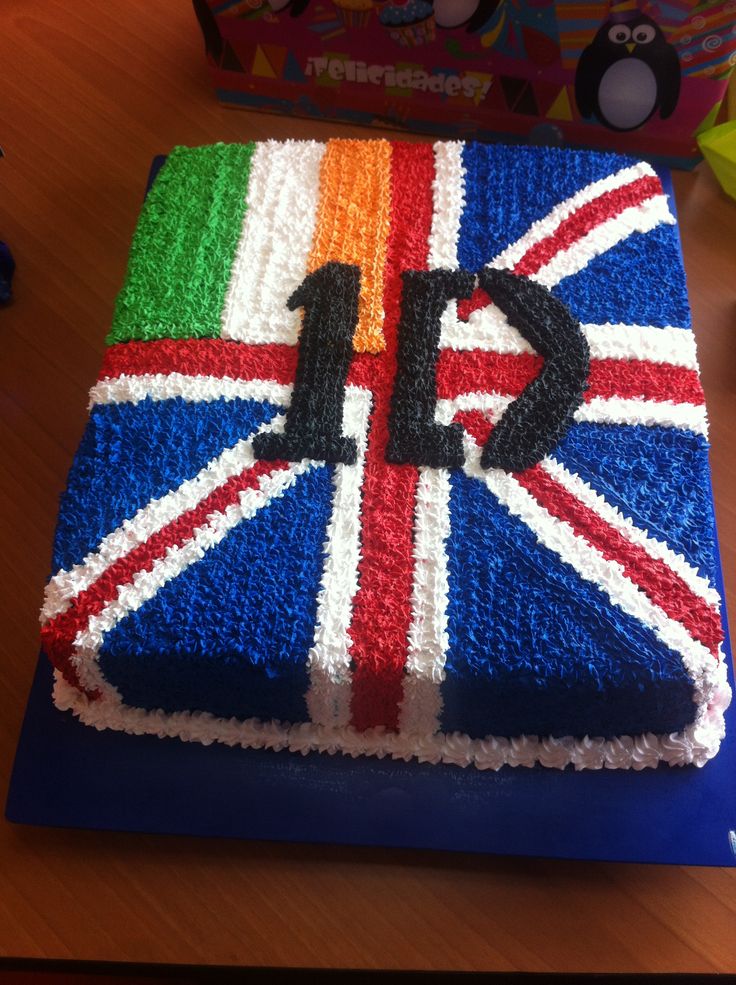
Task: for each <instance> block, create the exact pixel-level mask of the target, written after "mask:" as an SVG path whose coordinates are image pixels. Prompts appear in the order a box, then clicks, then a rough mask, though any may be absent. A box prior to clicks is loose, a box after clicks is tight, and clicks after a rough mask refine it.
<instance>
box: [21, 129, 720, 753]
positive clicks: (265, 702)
mask: <svg viewBox="0 0 736 985" xmlns="http://www.w3.org/2000/svg"><path fill="white" fill-rule="evenodd" d="M107 343H108V347H107V350H106V354H105V357H104V361H103V365H102V370H101V372H100V375H99V378H98V380H97V382H96V383H95V385H94V386H93V388H92V391H91V398H90V417H89V423H88V425H87V429H86V432H85V434H84V437H83V439H82V443H81V446H80V448H79V450H78V452H77V454H76V457H75V459H74V463H73V465H72V468H71V472H70V475H69V479H68V484H67V489H66V491H65V493H64V495H63V497H62V501H61V506H60V513H59V521H58V526H57V532H56V539H55V545H54V556H53V575H52V577H51V578H50V581H49V583H48V585H47V588H46V595H45V601H44V606H43V610H42V615H41V619H42V624H43V629H42V637H43V646H44V649H45V652H46V654H47V655H48V657H49V658H50V660H51V661H52V662H53V664H54V667H55V669H56V685H55V691H54V700H55V702H56V704H57V706H58V707H59V708H60V709H64V710H71V711H72V712H73V713H74V714H75V715H77V716H78V717H79V718H80V719H81V720H82V721H83V722H85V723H88V724H90V725H94V726H95V727H97V728H113V729H121V730H124V731H126V732H131V733H153V734H156V735H160V736H162V737H163V736H177V737H179V738H181V739H185V740H194V741H199V742H204V743H209V742H213V741H218V742H224V743H227V744H229V745H242V746H245V747H268V748H273V749H274V750H280V749H289V750H292V751H298V752H302V753H307V752H310V751H313V750H316V751H326V752H330V753H334V752H342V753H348V754H350V755H353V756H355V755H362V754H367V755H379V756H384V755H391V756H394V757H401V758H404V759H411V758H416V759H418V760H420V761H422V762H431V763H448V764H455V765H458V766H467V765H471V764H472V765H475V766H476V767H479V768H481V769H489V768H490V769H498V768H500V767H502V766H504V765H511V766H514V765H524V766H533V765H535V764H541V766H546V767H556V768H564V767H565V766H569V765H572V766H574V767H575V768H577V769H582V768H601V767H607V768H632V767H633V768H634V769H641V768H644V767H655V766H657V765H658V764H659V763H667V764H671V765H685V764H690V763H694V764H696V765H698V766H700V765H703V764H704V763H705V762H706V761H707V760H708V759H709V758H711V757H712V756H714V755H715V754H716V752H717V751H718V747H719V744H720V741H721V738H722V736H723V729H724V725H723V712H724V709H725V707H726V706H727V704H728V701H729V698H730V690H729V686H728V683H727V675H726V661H725V656H724V652H723V630H722V624H721V616H720V599H719V594H718V590H717V588H716V571H717V564H718V561H717V557H716V550H715V545H714V525H713V512H712V502H711V495H710V483H709V467H708V443H707V423H706V414H705V406H704V399H703V391H702V388H701V385H700V380H699V374H698V366H697V361H696V352H695V343H694V338H693V333H692V331H691V327H690V314H689V308H688V300H687V293H686V287H685V277H684V271H683V268H682V262H681V257H680V252H679V245H678V238H677V227H676V223H675V219H674V217H673V214H672V211H671V209H670V206H669V203H668V199H667V196H666V195H665V194H664V192H663V189H662V185H661V183H660V180H659V178H658V177H657V175H656V174H655V172H654V171H653V170H652V168H651V167H650V166H649V165H647V164H644V163H641V162H637V161H634V160H631V159H627V158H622V157H619V156H617V155H614V154H601V153H586V152H574V151H566V150H559V149H556V148H539V147H517V148H508V147H501V146H486V145H481V144H473V143H466V144H463V143H445V142H440V143H436V144H434V145H431V144H427V143H424V144H413V145H411V144H406V143H401V142H395V143H393V142H388V141H385V140H365V141H362V140H332V141H329V142H328V143H326V144H320V143H315V142H311V141H306V142H301V141H287V142H284V143H277V142H273V141H268V142H265V143H258V144H246V145H223V144H217V145H214V146H209V147H198V148H183V147H178V148H176V149H175V150H173V151H172V153H171V154H170V155H169V156H168V158H167V160H166V162H165V164H164V166H163V168H162V170H161V171H160V173H159V174H158V176H157V177H156V179H155V181H154V183H153V186H152V188H151V189H150V192H149V194H148V197H147V199H146V202H145V205H144V208H143V211H142V214H141V217H140V220H139V223H138V228H137V231H136V234H135V238H134V241H133V245H132V250H131V255H130V261H129V266H128V272H127V277H126V280H125V284H124V286H123V289H122V291H121V293H120V295H119V297H118V299H117V304H116V307H115V314H114V319H113V324H112V330H111V332H110V334H109V337H108V339H107ZM131 741H133V740H131Z"/></svg>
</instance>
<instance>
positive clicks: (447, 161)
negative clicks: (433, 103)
mask: <svg viewBox="0 0 736 985" xmlns="http://www.w3.org/2000/svg"><path fill="white" fill-rule="evenodd" d="M434 174H435V177H434V181H433V182H432V201H433V213H432V228H431V230H430V234H429V256H428V260H427V265H428V267H429V269H430V270H432V269H435V268H437V267H446V268H450V269H455V268H456V267H457V265H458V264H457V240H458V234H459V232H460V220H461V218H462V214H463V209H464V207H465V168H464V166H463V144H462V143H460V142H459V141H445V140H439V141H437V143H436V144H435V145H434Z"/></svg>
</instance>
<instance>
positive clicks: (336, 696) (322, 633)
mask: <svg viewBox="0 0 736 985" xmlns="http://www.w3.org/2000/svg"><path fill="white" fill-rule="evenodd" d="M370 407H371V395H370V393H369V392H368V391H367V390H362V389H360V388H359V387H354V386H348V387H346V390H345V405H344V410H343V434H345V435H348V436H350V437H353V438H355V440H356V444H357V448H358V459H357V462H356V463H355V465H336V466H335V471H334V493H333V497H332V515H331V517H330V521H329V523H328V525H327V540H326V544H325V553H326V560H325V567H324V571H323V573H322V581H321V585H320V589H319V593H318V595H317V619H316V629H315V634H314V643H313V645H312V648H311V649H310V651H309V674H310V686H309V691H308V692H307V708H308V709H309V717H310V718H311V720H312V721H313V722H314V723H316V724H319V725H331V726H339V725H347V724H348V722H349V721H350V681H351V675H350V655H349V649H350V643H351V640H350V637H349V635H348V627H349V626H350V622H351V619H352V612H353V599H354V598H355V593H356V592H357V590H358V562H359V561H360V502H361V499H360V491H361V487H362V485H363V468H364V463H365V452H366V447H367V441H368V418H369V415H370Z"/></svg>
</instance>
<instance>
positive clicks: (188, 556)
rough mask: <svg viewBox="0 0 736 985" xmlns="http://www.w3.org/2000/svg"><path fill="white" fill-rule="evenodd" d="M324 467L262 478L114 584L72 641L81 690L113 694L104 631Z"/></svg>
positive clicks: (302, 466) (293, 468) (300, 466)
mask: <svg viewBox="0 0 736 985" xmlns="http://www.w3.org/2000/svg"><path fill="white" fill-rule="evenodd" d="M323 464H324V463H322V462H298V463H293V464H291V465H290V466H289V467H288V468H286V469H279V470H277V471H274V472H270V473H267V474H264V475H262V476H260V477H259V479H258V486H257V488H252V489H244V490H242V491H241V492H240V493H239V494H238V499H237V501H236V502H235V503H232V504H231V505H230V506H228V507H227V508H226V509H225V510H223V511H222V512H215V513H211V514H209V516H208V517H207V518H206V521H205V522H204V523H203V524H202V526H200V527H198V528H197V529H196V530H195V531H194V534H193V536H192V537H190V538H189V539H188V540H186V541H184V543H182V544H180V545H175V546H173V547H169V548H167V550H166V553H165V554H164V555H163V556H162V557H159V558H157V559H156V560H155V561H154V563H153V565H152V566H151V568H150V570H145V569H144V570H141V571H138V572H136V574H135V575H133V578H132V580H131V581H130V582H128V583H127V584H125V585H120V586H118V589H117V597H116V598H115V599H113V600H112V601H110V602H108V603H107V604H106V605H105V607H104V609H102V610H101V611H100V612H99V613H97V614H96V615H93V616H91V617H90V619H89V622H88V623H87V627H86V628H85V629H83V630H80V632H79V633H78V634H77V636H76V638H75V640H74V647H73V652H72V657H71V660H72V663H73V664H74V665H75V667H76V668H77V671H78V673H79V679H80V681H81V683H82V685H83V687H85V688H88V689H91V690H94V689H95V688H97V689H99V690H100V691H102V692H103V693H106V694H109V692H110V691H111V690H112V688H111V687H110V685H109V684H108V683H107V682H106V681H105V679H104V678H103V676H102V674H101V672H100V668H99V665H98V663H97V655H98V652H99V649H100V647H101V646H102V641H103V639H104V636H105V633H109V632H110V630H111V629H114V627H115V626H117V624H118V623H119V622H120V621H121V620H122V619H124V618H125V617H126V616H127V615H129V614H130V613H131V612H135V611H136V610H137V609H139V608H140V607H141V606H142V605H143V604H144V602H147V601H148V600H149V599H152V598H153V597H154V595H156V593H157V592H158V591H159V589H161V588H162V587H163V586H164V585H165V584H166V583H167V582H169V581H171V580H172V579H174V578H176V577H177V576H178V575H180V574H182V572H184V571H186V569H187V568H188V567H189V566H190V565H192V564H196V562H197V561H199V560H201V558H202V557H203V556H204V554H205V552H206V551H208V550H210V549H211V548H213V547H215V546H217V544H219V543H220V542H221V541H222V540H224V538H225V537H226V536H227V534H228V533H229V532H230V531H231V530H232V529H233V527H235V526H237V525H238V524H239V523H241V522H242V521H243V520H249V519H250V518H251V517H253V516H255V514H256V513H257V512H258V511H259V510H261V509H263V507H264V506H267V505H268V504H269V503H270V502H271V501H272V500H273V499H274V498H276V497H279V496H283V494H284V492H285V491H286V490H287V489H288V488H289V487H290V486H293V485H294V483H295V482H296V480H297V478H298V477H299V476H300V475H301V474H302V473H304V472H306V471H308V470H309V469H311V468H315V467H320V466H322V465H323Z"/></svg>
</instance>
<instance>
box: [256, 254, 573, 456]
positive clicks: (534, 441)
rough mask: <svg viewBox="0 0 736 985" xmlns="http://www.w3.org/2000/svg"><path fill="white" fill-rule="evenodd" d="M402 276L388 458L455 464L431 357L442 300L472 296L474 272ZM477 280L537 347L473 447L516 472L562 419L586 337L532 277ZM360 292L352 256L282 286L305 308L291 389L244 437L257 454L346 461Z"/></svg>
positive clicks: (453, 438) (454, 439)
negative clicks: (274, 417)
mask: <svg viewBox="0 0 736 985" xmlns="http://www.w3.org/2000/svg"><path fill="white" fill-rule="evenodd" d="M402 279H403V293H402V301H401V317H400V320H399V327H398V351H397V370H396V377H395V380H394V388H393V394H392V398H391V412H390V416H389V422H388V424H389V438H388V444H387V447H386V460H387V461H388V462H392V463H393V464H396V465H409V464H410V465H415V466H430V467H432V468H459V467H461V466H462V464H463V458H464V453H463V440H462V437H463V430H462V428H461V426H460V425H459V424H449V425H443V424H438V423H437V422H436V421H435V408H436V404H437V386H436V366H437V359H438V356H439V342H440V325H441V318H442V315H443V313H444V311H445V308H446V307H447V303H448V301H450V300H452V299H457V300H460V299H462V298H468V297H470V296H471V294H472V293H473V290H474V288H475V284H476V278H475V275H473V274H471V273H470V272H468V271H466V270H442V269H439V270H408V271H405V272H404V273H403V275H402ZM477 282H478V284H479V286H480V287H481V288H483V290H484V291H486V292H487V293H488V294H489V295H490V297H491V298H492V299H493V302H494V304H496V306H497V307H498V308H500V310H501V311H502V312H503V314H504V315H505V316H506V317H507V318H508V320H509V323H510V324H511V325H513V326H514V328H516V329H517V331H518V332H519V333H520V334H521V335H522V336H523V338H525V339H526V341H527V342H529V344H530V345H531V346H532V347H533V348H534V349H535V350H536V351H537V352H538V353H539V354H540V355H541V356H543V357H544V365H543V367H542V370H541V372H540V373H539V375H538V376H537V377H536V378H535V379H534V380H532V381H531V383H529V384H528V386H527V387H526V388H525V389H524V391H523V392H522V393H521V395H520V396H519V397H518V398H517V399H516V400H515V401H513V403H511V404H510V405H509V407H508V408H507V409H506V410H505V411H504V413H503V415H502V417H501V419H500V421H499V422H498V424H497V425H496V427H495V428H494V429H493V431H492V432H491V435H490V437H489V439H488V441H487V442H486V445H485V447H484V448H483V452H482V455H481V465H482V466H483V468H501V469H506V470H507V471H513V472H520V471H523V470H524V469H527V468H530V467H531V466H532V465H535V464H536V463H537V462H539V461H540V459H542V458H543V457H544V456H545V455H547V454H548V453H549V452H550V451H552V449H553V448H554V447H555V446H556V445H557V443H558V442H559V441H560V440H561V439H562V438H563V437H564V435H565V434H566V432H567V430H568V428H569V427H570V425H571V424H572V422H573V416H574V414H575V411H576V410H577V408H578V407H579V406H580V404H581V402H582V400H583V394H584V392H585V388H586V381H587V378H588V371H589V364H590V353H589V350H588V344H587V341H586V339H585V336H584V335H583V333H582V330H581V328H580V324H579V323H578V322H577V320H576V319H575V318H574V317H573V315H572V314H571V313H570V311H569V309H568V308H567V307H566V306H565V305H564V304H563V303H562V302H561V301H559V300H558V299H557V298H556V297H554V295H553V294H551V293H550V292H549V291H548V290H547V289H546V288H545V287H542V286H541V285H540V284H537V283H535V282H534V281H531V280H529V279H528V278H526V277H521V276H517V275H516V274H512V273H510V272H509V271H507V270H492V269H489V268H484V269H483V270H482V271H481V272H480V273H479V274H478V278H477ZM359 295H360V270H359V268H358V267H357V266H354V265H352V264H346V263H338V262H331V263H326V264H325V265H324V266H322V267H320V268H319V269H318V270H315V271H314V272H313V273H311V274H309V275H308V276H307V277H306V278H305V280H304V281H303V282H302V283H301V284H300V286H299V287H298V288H297V289H296V291H294V293H293V294H292V295H291V297H290V298H289V301H288V306H289V308H290V309H291V310H294V309H296V308H299V307H301V308H303V309H304V318H303V323H302V332H301V337H300V341H299V355H298V359H297V370H296V380H295V383H294V391H293V395H292V400H291V405H290V407H289V409H288V411H287V414H286V424H285V427H284V431H283V432H282V433H280V434H277V433H275V432H267V433H264V434H260V435H257V436H256V438H255V439H254V441H253V450H254V452H255V454H256V456H257V457H258V458H262V459H266V460H274V459H284V460H287V461H299V460H301V459H304V458H309V459H317V460H321V461H326V462H334V463H337V462H341V463H343V464H346V465H350V464H353V463H354V462H355V460H356V454H357V452H356V444H355V440H354V439H353V438H349V437H345V436H344V435H343V433H342V422H343V420H342V419H343V403H344V397H345V383H346V380H347V375H348V370H349V368H350V362H351V359H352V356H353V335H354V333H355V328H356V326H357V323H358V298H359Z"/></svg>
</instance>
